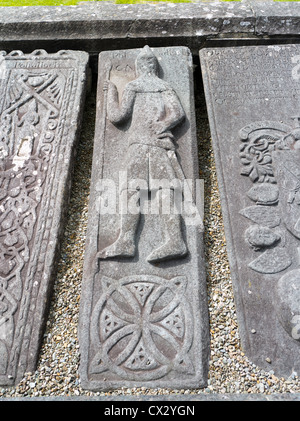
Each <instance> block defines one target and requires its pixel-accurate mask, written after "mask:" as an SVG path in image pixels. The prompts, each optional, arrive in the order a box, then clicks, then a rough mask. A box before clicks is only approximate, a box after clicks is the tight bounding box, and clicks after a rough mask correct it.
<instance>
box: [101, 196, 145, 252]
mask: <svg viewBox="0 0 300 421" xmlns="http://www.w3.org/2000/svg"><path fill="white" fill-rule="evenodd" d="M134 194H136V191H129V190H128V191H127V192H126V195H127V201H129V200H130V199H131V198H132V197H133V195H134ZM127 203H128V202H127ZM136 209H137V210H138V207H137V208H136ZM139 221H140V212H137V213H128V211H127V207H126V209H125V210H124V209H123V211H122V216H121V230H120V234H119V237H118V238H117V240H116V241H115V242H114V243H113V244H111V245H110V246H108V247H106V248H105V249H103V250H101V251H100V252H99V253H97V255H96V259H98V258H100V259H106V258H109V257H133V256H134V255H135V250H136V241H135V237H136V231H137V227H138V224H139Z"/></svg>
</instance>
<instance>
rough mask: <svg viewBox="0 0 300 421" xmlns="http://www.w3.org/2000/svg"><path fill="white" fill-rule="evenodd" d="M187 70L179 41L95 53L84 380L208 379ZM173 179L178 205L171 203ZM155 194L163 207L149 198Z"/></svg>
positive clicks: (95, 383)
mask: <svg viewBox="0 0 300 421" xmlns="http://www.w3.org/2000/svg"><path fill="white" fill-rule="evenodd" d="M192 69H193V65H192V57H191V54H190V51H189V50H188V49H187V48H185V47H170V48H155V49H153V51H152V50H151V49H150V48H149V47H147V46H146V47H144V48H143V49H136V50H126V51H125V50H123V51H115V52H112V51H108V52H102V53H101V54H100V57H99V80H98V94H97V95H98V96H97V119H96V120H97V121H96V132H95V144H94V157H93V168H92V179H91V193H90V207H89V217H88V229H87V242H86V251H85V262H84V273H83V283H82V294H81V307H80V322H79V340H80V354H81V363H80V375H81V382H82V387H83V388H86V389H92V390H107V389H112V388H116V387H121V386H122V387H123V386H126V387H133V386H137V385H143V386H147V387H192V386H194V387H202V386H204V385H205V384H206V377H207V369H208V366H207V365H208V350H209V331H208V313H207V302H206V301H207V298H206V286H205V268H204V260H203V259H204V255H203V224H202V219H201V217H200V216H199V213H198V210H197V208H196V206H195V202H196V203H198V201H197V198H198V196H197V194H196V193H197V185H196V186H195V185H192V184H191V185H190V190H188V189H186V184H187V180H190V181H193V182H194V184H196V183H195V180H196V179H197V178H198V165H197V145H196V137H195V119H194V103H193V78H192V76H193V70H192ZM176 149H177V150H176ZM161 186H162V187H163V188H162V189H160V187H161ZM172 186H173V187H174V189H173V187H172ZM170 187H171V188H170ZM182 187H183V188H184V190H183V194H184V201H183V202H184V203H183V204H184V214H182V212H181V211H180V209H179V208H178V207H176V208H175V207H174V206H173V199H174V202H175V204H176V206H180V204H181V202H182ZM160 195H161V198H162V199H165V201H162V202H161V203H162V206H164V205H165V204H166V203H167V201H168V200H169V199H170V200H171V208H170V209H166V208H163V207H161V205H158V206H157V207H156V205H157V203H158V202H156V200H157V199H158V198H159V197H160ZM198 199H199V198H198ZM137 203H138V205H139V206H137V205H136V204H137ZM126 204H127V208H126V206H125V205H126ZM152 206H154V207H152Z"/></svg>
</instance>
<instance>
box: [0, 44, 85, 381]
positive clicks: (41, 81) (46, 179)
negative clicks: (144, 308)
mask: <svg viewBox="0 0 300 421" xmlns="http://www.w3.org/2000/svg"><path fill="white" fill-rule="evenodd" d="M0 58H1V60H0V99H1V100H0V101H1V102H0V384H4V385H6V384H14V383H15V382H17V381H18V379H19V378H20V376H22V375H23V374H24V372H25V370H26V369H27V370H28V369H29V370H30V369H31V370H32V369H33V368H34V365H35V362H36V359H37V355H36V353H37V349H38V343H39V341H40V338H39V336H38V335H39V332H40V330H41V328H40V326H41V324H42V320H43V316H44V310H45V303H46V302H47V299H48V294H47V293H48V290H49V282H50V275H52V272H51V270H52V266H53V262H54V261H53V259H54V255H55V250H56V247H57V238H56V237H57V235H58V234H59V231H58V230H59V225H60V214H61V212H62V209H61V207H62V205H63V201H64V200H65V199H63V194H62V193H63V192H64V190H65V188H66V186H65V185H64V183H65V182H66V180H67V177H68V171H69V163H68V164H65V163H66V162H68V161H69V159H70V157H71V151H72V149H73V145H74V140H75V138H76V136H75V134H76V131H74V133H69V128H68V127H67V125H66V121H67V120H68V119H72V120H73V119H76V114H77V113H78V110H79V108H80V107H79V105H80V101H81V94H80V91H81V90H82V87H83V85H82V83H84V79H83V78H82V76H81V78H82V79H81V80H79V75H80V74H81V75H82V74H84V71H85V68H86V64H87V56H86V54H85V53H84V54H83V55H81V54H79V53H73V52H68V51H61V52H59V53H57V54H49V55H48V54H47V53H46V52H45V51H43V50H37V51H34V52H33V53H32V54H29V55H25V54H23V53H22V52H20V51H14V52H12V53H10V54H6V53H5V52H0ZM79 82H80V83H79ZM82 92H83V91H82ZM76 94H77V95H76ZM73 107H74V109H75V112H74V111H73ZM76 107H77V109H76ZM62 157H64V160H65V161H64V162H65V163H63V162H62Z"/></svg>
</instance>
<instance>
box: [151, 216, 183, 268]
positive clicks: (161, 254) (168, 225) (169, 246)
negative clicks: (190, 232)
mask: <svg viewBox="0 0 300 421" xmlns="http://www.w3.org/2000/svg"><path fill="white" fill-rule="evenodd" d="M161 220H162V222H163V229H164V237H165V242H164V244H163V245H161V246H160V247H158V248H157V249H155V250H153V251H152V253H151V254H150V255H149V256H148V258H147V260H148V262H153V263H155V262H161V261H164V260H169V259H175V258H178V257H184V256H186V254H187V251H188V250H187V247H186V244H185V242H184V240H183V237H182V231H181V221H180V215H163V216H162V217H161Z"/></svg>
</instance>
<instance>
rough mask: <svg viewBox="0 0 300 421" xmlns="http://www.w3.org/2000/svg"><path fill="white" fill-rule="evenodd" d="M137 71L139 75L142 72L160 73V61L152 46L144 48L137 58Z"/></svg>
mask: <svg viewBox="0 0 300 421" xmlns="http://www.w3.org/2000/svg"><path fill="white" fill-rule="evenodd" d="M136 71H137V74H138V76H140V75H142V74H154V75H156V74H157V73H158V61H157V58H156V57H155V55H154V54H153V53H152V51H151V50H150V48H149V47H148V48H147V49H145V48H144V49H143V50H142V52H141V53H140V54H139V55H138V56H137V59H136Z"/></svg>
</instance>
